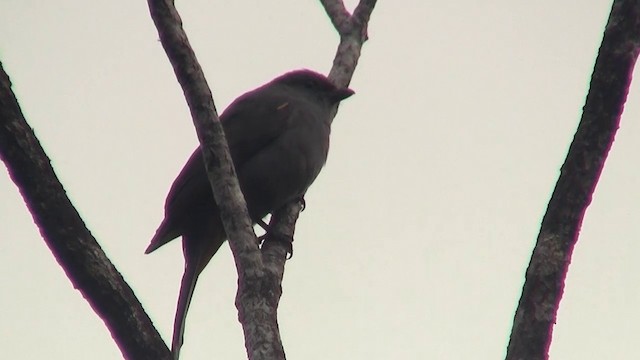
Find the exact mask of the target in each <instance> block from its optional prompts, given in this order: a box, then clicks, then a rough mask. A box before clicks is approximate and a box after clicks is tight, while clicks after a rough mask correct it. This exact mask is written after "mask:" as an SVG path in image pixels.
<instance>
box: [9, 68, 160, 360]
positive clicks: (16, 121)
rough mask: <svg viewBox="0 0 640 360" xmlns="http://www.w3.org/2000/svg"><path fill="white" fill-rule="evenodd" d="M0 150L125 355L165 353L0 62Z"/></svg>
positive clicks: (52, 244)
mask: <svg viewBox="0 0 640 360" xmlns="http://www.w3.org/2000/svg"><path fill="white" fill-rule="evenodd" d="M0 156H1V157H2V160H3V161H4V163H5V165H6V166H7V169H8V170H9V175H10V176H11V179H12V180H13V182H14V183H15V184H16V185H17V186H18V188H19V189H20V193H21V194H22V197H23V198H24V201H25V203H26V204H27V206H28V207H29V211H30V212H31V215H32V216H33V219H34V221H35V223H36V224H37V225H38V228H39V229H40V233H41V234H42V237H43V238H44V240H45V242H46V243H47V245H48V246H49V248H50V249H51V252H52V253H53V255H54V256H55V257H56V260H57V261H58V263H59V264H60V266H61V267H62V268H63V269H64V271H65V273H66V274H67V277H68V278H69V280H71V282H72V283H73V286H74V287H75V288H77V289H78V290H80V292H81V293H82V295H83V296H84V298H85V299H87V301H88V302H89V304H90V305H91V307H92V308H93V310H94V311H95V312H96V313H97V314H98V316H100V317H101V318H102V320H103V321H104V322H105V324H106V325H107V328H108V329H109V331H110V332H111V335H112V336H113V338H114V339H115V341H116V343H117V344H118V346H119V348H120V351H122V354H123V356H124V357H125V358H127V359H150V360H151V359H169V358H170V354H169V350H168V349H167V347H166V346H165V345H164V342H163V341H162V339H161V338H160V335H159V334H158V332H157V331H156V329H155V328H154V327H153V324H152V323H151V320H150V319H149V316H148V315H147V314H146V313H145V312H144V309H143V308H142V305H140V302H139V301H138V299H137V298H136V297H135V295H134V294H133V291H132V290H131V288H130V287H129V285H128V284H127V283H126V282H125V281H124V279H123V278H122V276H121V275H120V273H119V272H118V271H117V270H116V268H115V267H114V266H113V264H112V263H111V262H110V261H109V259H108V258H107V257H106V255H105V254H104V252H103V251H102V249H101V248H100V246H99V245H98V243H97V242H96V239H95V238H94V237H93V236H92V235H91V233H90V232H89V230H88V229H87V228H86V226H85V224H84V222H83V221H82V219H81V218H80V215H79V214H78V212H77V210H76V209H75V208H74V206H73V204H72V203H71V201H70V200H69V198H68V197H67V196H66V194H65V191H64V189H63V187H62V184H61V183H60V181H59V180H58V178H57V176H56V174H55V172H54V170H53V168H52V167H51V163H50V160H49V158H48V157H47V155H46V154H45V152H44V150H43V149H42V146H40V142H39V141H38V139H37V138H36V137H35V135H34V133H33V130H32V129H31V127H30V126H29V124H27V122H26V120H25V119H24V115H23V114H22V111H21V110H20V106H19V105H18V101H17V99H16V97H15V95H14V94H13V91H12V90H11V82H10V80H9V76H8V75H7V74H6V73H5V71H4V69H3V68H2V64H1V63H0ZM26 261H28V260H26Z"/></svg>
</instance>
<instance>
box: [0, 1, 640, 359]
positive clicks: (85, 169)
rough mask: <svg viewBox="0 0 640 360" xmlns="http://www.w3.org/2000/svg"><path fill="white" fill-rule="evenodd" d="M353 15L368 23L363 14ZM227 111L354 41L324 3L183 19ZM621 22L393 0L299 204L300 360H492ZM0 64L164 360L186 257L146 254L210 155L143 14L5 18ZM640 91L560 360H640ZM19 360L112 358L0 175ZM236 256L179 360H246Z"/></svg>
mask: <svg viewBox="0 0 640 360" xmlns="http://www.w3.org/2000/svg"><path fill="white" fill-rule="evenodd" d="M351 3H352V4H353V3H355V0H354V1H351ZM178 6H179V11H180V12H181V15H182V17H183V21H184V24H185V28H186V31H187V33H188V35H189V37H190V40H191V43H192V45H193V47H194V49H195V51H196V54H197V56H198V59H199V60H200V63H201V64H202V66H203V68H204V70H205V73H206V75H207V77H208V81H209V84H210V86H211V88H212V91H213V94H214V99H215V102H216V105H217V108H218V110H223V109H224V108H225V107H226V105H227V104H229V103H230V102H231V101H232V100H233V99H234V98H235V97H237V96H238V95H240V94H242V93H243V92H245V91H247V90H250V89H252V88H254V87H257V86H259V85H261V84H263V83H265V82H267V81H269V80H270V79H272V78H273V77H275V76H278V75H280V74H282V73H284V72H286V71H289V70H292V69H298V68H310V69H314V70H317V71H320V72H323V73H325V74H326V73H327V72H328V71H329V69H330V68H331V61H332V59H333V56H334V53H335V48H336V45H337V43H338V36H337V34H336V32H335V30H334V29H333V28H332V25H331V23H330V21H329V20H328V18H327V17H326V15H325V13H324V11H323V9H322V7H321V6H320V4H319V2H317V1H304V2H303V1H294V0H288V1H278V2H266V1H204V0H196V1H179V2H178ZM610 6H611V1H604V0H589V1H577V0H574V1H570V0H555V1H550V0H544V1H537V2H531V1H529V2H521V1H519V2H514V1H506V0H505V1H498V0H493V1H491V0H490V1H483V2H477V1H471V0H461V1H448V2H442V1H418V0H415V1H411V0H404V1H400V0H396V1H384V0H381V1H379V3H378V5H377V6H376V9H375V10H374V13H373V15H372V17H371V23H370V27H369V34H370V41H369V42H368V43H366V44H365V47H364V49H363V52H362V58H361V59H360V63H359V65H358V68H357V69H356V73H355V76H354V78H353V81H352V83H351V87H352V88H353V89H354V90H355V91H356V95H355V96H353V97H351V98H349V99H348V100H347V101H345V102H344V103H343V104H342V106H341V107H340V112H339V113H338V116H337V118H336V120H335V121H334V123H333V133H332V148H331V150H330V152H329V160H328V163H327V165H326V167H325V169H324V170H323V172H322V173H321V175H320V177H319V178H318V180H317V181H316V183H315V184H314V185H313V186H312V187H311V189H310V191H309V193H308V195H307V210H306V211H305V212H303V213H302V215H301V217H300V220H299V221H298V226H297V231H296V238H295V244H294V246H295V256H294V257H293V259H292V260H290V261H289V262H288V263H287V267H286V273H285V279H284V283H283V287H284V294H283V297H282V301H281V305H280V309H279V315H280V320H279V321H280V328H281V331H282V338H283V341H284V346H285V350H286V353H287V357H288V358H290V359H307V360H320V359H349V360H352V359H376V360H378V359H400V358H406V359H483V360H484V359H487V360H489V359H500V358H503V357H504V354H505V349H506V346H507V343H508V338H509V333H510V330H511V324H512V319H513V313H514V310H515V307H516V304H517V302H518V299H519V297H520V291H521V288H522V284H523V280H524V272H525V269H526V267H527V265H528V260H529V256H530V254H531V250H532V249H533V246H534V244H535V239H536V236H537V233H538V230H539V225H540V221H541V219H542V215H543V214H544V211H545V209H546V205H547V202H548V199H549V197H550V194H551V192H552V190H553V186H554V184H555V181H556V179H557V177H558V174H559V168H560V166H561V164H562V162H563V161H564V157H565V155H566V151H567V148H568V146H569V144H570V141H571V139H572V137H573V134H574V131H575V129H576V126H577V124H578V121H579V119H580V115H581V108H582V106H583V104H584V98H585V95H586V92H587V90H588V84H589V80H590V76H591V71H592V69H593V64H594V61H595V57H596V54H597V50H598V47H599V45H600V42H601V39H602V32H603V29H604V25H605V23H606V20H607V17H608V14H609V10H610ZM0 60H1V61H2V62H3V65H4V67H5V70H6V71H7V72H8V73H9V75H10V76H11V80H12V82H13V86H14V91H15V92H16V94H17V96H18V99H19V101H20V105H21V106H22V110H23V112H24V114H25V116H26V117H27V120H28V122H29V124H30V125H31V126H32V127H33V128H34V130H35V132H36V135H37V136H38V138H39V139H40V141H41V143H42V145H43V147H44V148H45V150H46V152H47V154H48V155H49V157H50V158H51V159H52V164H53V166H54V168H55V170H56V173H57V175H58V176H59V178H60V179H61V181H62V183H63V184H64V186H65V189H66V191H67V193H68V195H69V197H70V198H71V200H72V201H73V203H74V205H75V206H76V208H77V209H78V211H79V212H80V214H81V215H82V216H83V218H84V220H85V222H86V224H87V226H88V227H89V229H90V230H91V232H92V233H93V235H94V236H95V237H96V238H97V239H98V242H99V243H100V245H101V246H102V247H103V248H104V250H105V251H106V253H107V254H108V256H109V257H110V259H111V260H112V261H113V262H114V263H115V265H116V266H117V268H118V269H119V270H120V271H121V272H122V274H123V276H124V277H125V279H126V280H127V281H128V282H129V284H130V285H131V287H132V288H133V289H134V291H135V293H136V295H137V296H138V297H139V299H140V300H141V302H142V303H143V305H144V307H145V309H146V310H147V311H148V313H149V314H150V316H151V318H152V319H153V321H154V323H155V325H156V326H157V328H158V329H159V331H160V333H161V334H162V335H163V337H164V338H165V339H166V340H167V341H169V340H170V334H171V328H172V324H173V315H174V311H175V302H176V298H177V291H178V287H179V282H180V277H181V275H182V266H183V265H182V264H183V260H182V251H181V248H180V244H179V242H178V241H175V242H174V243H172V244H170V245H167V246H165V247H163V248H162V249H161V250H159V251H157V252H155V253H153V254H152V255H144V254H143V251H144V249H145V248H146V246H147V245H148V242H149V240H150V238H151V236H152V235H153V233H154V232H155V229H156V227H157V226H158V224H159V222H160V221H161V219H162V217H163V204H164V199H165V196H166V193H167V191H168V189H169V187H170V185H171V183H172V181H173V179H174V178H175V176H176V175H177V173H178V171H179V170H180V169H181V167H182V165H183V164H184V162H185V161H186V159H187V158H188V156H189V154H190V153H191V152H192V151H193V149H194V148H195V147H196V144H197V140H196V136H195V132H194V130H193V127H192V124H191V119H190V116H189V112H188V109H187V107H186V104H185V101H184V98H183V96H182V91H181V89H180V87H179V85H178V83H177V81H176V80H175V77H174V75H173V72H172V69H171V66H170V65H169V63H168V61H167V59H166V56H165V54H164V51H163V50H162V48H161V45H160V43H159V42H158V36H157V33H156V30H155V28H154V26H153V23H152V21H151V19H150V17H149V14H148V8H147V5H146V2H145V1H123V0H111V1H89V2H88V1H78V0H69V1H63V2H59V1H58V2H51V1H47V2H43V1H29V0H2V1H0ZM639 89H640V86H638V85H637V84H634V86H633V87H632V89H631V92H630V94H629V98H628V102H627V106H626V109H625V113H624V115H623V119H622V122H621V126H620V130H619V132H618V135H617V137H616V142H615V144H614V146H613V148H612V150H611V152H610V154H609V158H608V160H607V163H606V166H605V168H604V172H603V175H602V177H601V179H600V183H599V185H598V188H597V191H596V194H595V197H594V200H593V203H592V205H591V206H590V207H589V209H588V211H587V215H586V218H585V220H584V224H583V228H582V231H581V235H580V240H579V242H578V245H577V247H576V250H575V252H574V256H573V261H572V265H571V267H570V270H569V276H568V278H567V283H566V288H565V294H564V297H563V300H562V303H561V308H560V313H559V317H558V320H557V322H558V323H557V326H556V327H555V330H554V339H553V344H552V347H551V358H552V359H582V360H585V359H587V360H588V359H594V360H595V359H630V358H638V357H639V356H640V352H639V350H638V347H637V341H638V337H639V335H640V332H639V330H638V326H637V324H638V323H640V311H639V310H638V303H640V262H639V261H638V260H637V259H638V256H640V241H639V240H640V228H639V227H638V221H637V219H638V213H639V212H640V205H638V204H639V203H640V193H639V192H638V183H640V169H639V168H638V165H637V159H638V154H640V106H639V100H640V93H639V91H638V90H639ZM0 199H1V201H0V279H1V280H0V281H1V284H2V290H1V292H0V318H1V319H2V320H1V321H0V348H2V353H3V358H6V359H87V358H91V359H96V360H102V359H118V358H120V357H121V354H120V351H119V349H118V348H117V346H116V345H115V343H114V341H113V340H112V339H111V337H110V334H109V332H108V331H107V329H106V327H105V326H104V324H103V322H102V321H101V319H99V318H98V317H97V316H96V315H95V314H94V313H93V311H92V310H91V308H90V307H89V305H88V304H87V302H86V301H85V300H84V299H83V298H82V296H81V294H80V293H79V292H78V291H76V290H75V289H74V288H73V286H72V284H71V283H70V282H69V280H68V279H67V278H66V276H65V275H64V273H63V271H62V270H61V268H60V267H59V265H58V264H57V263H56V261H55V259H54V258H53V256H52V255H51V252H50V251H49V249H48V248H47V247H46V245H45V244H44V242H43V241H42V239H41V237H40V235H39V232H38V231H37V229H36V227H35V225H34V224H33V220H32V218H31V216H30V214H29V212H28V211H27V209H26V207H25V205H24V202H23V201H22V198H21V197H20V195H19V193H18V191H17V189H16V187H15V185H14V184H13V183H12V182H11V180H10V179H9V177H8V174H7V172H6V171H5V170H3V171H0ZM235 292H236V273H235V267H234V266H233V260H232V257H231V254H230V251H229V248H228V246H226V245H225V246H223V249H222V251H221V252H220V253H219V254H218V255H217V256H216V257H215V258H214V260H213V261H212V262H211V264H210V265H209V266H208V268H207V269H206V270H205V272H204V273H203V276H202V277H201V278H200V282H199V284H198V287H197V288H196V292H195V297H194V302H193V304H192V307H191V311H190V313H189V317H188V319H187V329H186V339H185V345H184V347H183V351H182V359H183V360H189V359H205V358H216V359H242V358H246V355H245V350H244V344H243V338H242V330H241V327H240V324H239V323H238V322H237V312H236V309H235V307H234V296H235Z"/></svg>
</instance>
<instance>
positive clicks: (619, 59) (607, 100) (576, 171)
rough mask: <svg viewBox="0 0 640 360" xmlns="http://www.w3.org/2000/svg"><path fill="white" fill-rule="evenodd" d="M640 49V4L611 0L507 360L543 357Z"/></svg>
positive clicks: (546, 355)
mask: <svg viewBox="0 0 640 360" xmlns="http://www.w3.org/2000/svg"><path fill="white" fill-rule="evenodd" d="M639 51H640V2H638V1H635V0H616V1H614V2H613V7H612V9H611V14H610V17H609V21H608V23H607V26H606V29H605V32H604V38H603V40H602V45H601V47H600V51H599V53H598V57H597V59H596V64H595V67H594V71H593V75H592V78H591V85H590V88H589V94H588V95H587V99H586V102H585V106H584V111H583V114H582V119H581V120H580V124H579V126H578V129H577V131H576V134H575V137H574V139H573V142H572V143H571V146H570V148H569V152H568V154H567V158H566V160H565V162H564V164H563V165H562V168H561V173H560V177H559V179H558V182H557V183H556V187H555V189H554V191H553V195H552V196H551V200H550V201H549V205H548V207H547V212H546V214H545V216H544V218H543V220H542V225H541V228H540V233H539V234H538V240H537V243H536V246H535V248H534V250H533V255H532V256H531V261H530V263H529V268H528V269H527V273H526V279H525V284H524V288H523V290H522V296H521V298H520V302H519V304H518V308H517V310H516V314H515V318H514V323H513V329H512V332H511V339H510V341H509V346H508V348H507V356H506V359H508V360H525V359H526V360H535V359H547V358H548V352H549V346H550V344H551V336H552V332H553V325H554V324H555V321H556V316H557V312H558V307H559V304H560V299H561V297H562V292H563V288H564V281H565V277H566V274H567V271H568V268H569V263H570V262H571V254H572V251H573V248H574V246H575V244H576V242H577V241H578V234H579V231H580V227H581V225H582V219H583V218H584V214H585V211H586V209H587V206H589V203H590V202H591V199H592V196H593V193H594V191H595V188H596V184H597V182H598V179H599V177H600V173H601V172H602V168H603V166H604V163H605V160H606V158H607V154H608V152H609V149H610V148H611V145H612V143H613V140H614V137H615V133H616V131H617V129H618V126H619V123H620V118H621V115H622V112H623V109H624V104H625V101H626V98H627V93H628V91H629V86H630V84H631V76H632V72H633V68H634V65H635V62H636V59H637V57H638V52H639Z"/></svg>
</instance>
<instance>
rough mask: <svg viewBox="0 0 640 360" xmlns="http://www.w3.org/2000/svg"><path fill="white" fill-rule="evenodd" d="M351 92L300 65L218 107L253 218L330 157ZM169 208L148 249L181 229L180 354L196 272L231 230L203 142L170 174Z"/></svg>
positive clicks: (299, 191) (176, 336) (297, 189)
mask: <svg viewBox="0 0 640 360" xmlns="http://www.w3.org/2000/svg"><path fill="white" fill-rule="evenodd" d="M351 95H353V91H352V90H350V89H347V88H338V87H336V86H335V85H333V84H332V83H331V82H330V81H329V80H328V79H327V78H326V77H325V76H324V75H321V74H318V73H315V72H313V71H310V70H297V71H292V72H289V73H286V74H284V75H282V76H280V77H278V78H276V79H274V80H272V81H271V82H269V83H267V84H265V85H263V86H261V87H259V88H257V89H255V90H252V91H250V92H248V93H246V94H244V95H242V96H240V97H239V98H237V99H236V100H235V101H234V102H233V103H232V104H231V105H229V107H228V108H227V109H226V110H225V111H224V112H223V113H222V115H220V121H221V123H222V127H223V129H224V132H225V136H226V138H227V143H228V144H229V150H230V152H231V158H232V160H233V164H234V166H235V169H236V173H237V175H238V179H239V181H240V188H241V189H242V192H243V194H244V197H245V200H246V202H247V207H248V210H249V215H250V216H251V219H252V220H253V221H254V222H257V221H259V220H261V219H262V218H263V217H265V216H266V215H267V214H269V213H271V212H273V211H275V210H277V209H278V208H280V207H282V206H284V205H285V204H287V203H289V202H291V201H294V200H296V199H301V198H302V197H303V196H304V194H305V192H306V191H307V189H308V188H309V186H310V185H311V183H313V181H314V180H315V179H316V177H317V176H318V174H319V173H320V169H322V166H323V165H324V163H325V161H326V160H327V153H328V151H329V134H330V131H331V111H332V110H333V108H334V107H335V106H336V105H337V104H338V103H339V102H340V101H342V100H344V99H346V98H348V97H349V96H351ZM164 211H165V214H164V220H162V223H161V224H160V226H159V227H158V230H156V234H155V235H154V236H153V238H152V239H151V243H150V244H149V247H147V249H146V251H145V253H147V254H148V253H150V252H152V251H155V250H156V249H158V248H159V247H161V246H162V245H164V244H166V243H167V242H169V241H171V240H173V239H175V238H177V237H179V236H182V248H183V252H184V258H185V269H184V275H183V277H182V284H181V287H180V294H179V296H178V305H177V309H176V315H175V320H174V325H173V337H172V343H171V351H172V353H173V356H174V358H176V359H177V358H178V356H179V353H180V347H181V346H182V342H183V334H184V328H185V318H186V314H187V310H188V309H189V303H190V302H191V297H192V295H193V290H194V288H195V285H196V281H197V280H198V275H200V273H201V272H202V270H203V269H204V267H205V266H206V265H207V264H208V263H209V260H211V257H212V256H213V255H214V254H215V253H216V252H217V251H218V249H219V248H220V246H221V245H222V243H224V241H225V240H226V238H227V235H226V234H225V230H224V228H223V226H222V220H221V219H220V215H219V210H218V207H217V205H216V203H215V200H214V198H213V193H212V191H211V187H210V185H209V181H208V179H207V174H206V171H205V168H204V162H203V159H202V152H201V151H200V148H197V149H196V150H195V151H194V152H193V154H192V155H191V157H190V158H189V160H188V161H187V163H186V164H185V166H184V167H183V169H182V171H181V172H180V174H179V175H178V177H177V178H176V179H175V181H174V182H173V185H172V186H171V190H170V191H169V194H168V195H167V199H166V203H165V207H164Z"/></svg>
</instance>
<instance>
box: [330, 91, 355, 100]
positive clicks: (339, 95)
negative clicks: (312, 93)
mask: <svg viewBox="0 0 640 360" xmlns="http://www.w3.org/2000/svg"><path fill="white" fill-rule="evenodd" d="M353 94H355V91H353V90H351V89H349V88H342V89H336V90H335V91H334V92H333V94H332V98H333V100H334V101H335V102H340V101H342V100H344V99H346V98H348V97H349V96H351V95H353Z"/></svg>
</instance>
